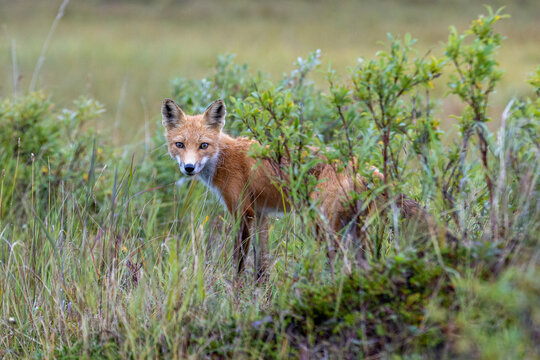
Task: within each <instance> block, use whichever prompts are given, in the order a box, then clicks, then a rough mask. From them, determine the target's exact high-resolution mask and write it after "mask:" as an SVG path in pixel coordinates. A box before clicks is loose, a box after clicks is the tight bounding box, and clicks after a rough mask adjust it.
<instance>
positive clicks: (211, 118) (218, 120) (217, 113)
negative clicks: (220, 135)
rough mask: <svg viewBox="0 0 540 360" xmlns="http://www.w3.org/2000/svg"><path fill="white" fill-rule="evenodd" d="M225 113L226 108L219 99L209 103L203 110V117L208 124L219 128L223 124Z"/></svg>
mask: <svg viewBox="0 0 540 360" xmlns="http://www.w3.org/2000/svg"><path fill="white" fill-rule="evenodd" d="M226 114H227V109H226V108H225V103H224V102H223V100H221V99H220V100H216V101H214V102H213V103H212V104H210V106H209V107H208V108H207V109H206V111H205V112H204V118H205V119H206V123H207V124H208V125H209V126H211V127H213V128H216V129H219V130H221V129H222V128H223V125H225V115H226Z"/></svg>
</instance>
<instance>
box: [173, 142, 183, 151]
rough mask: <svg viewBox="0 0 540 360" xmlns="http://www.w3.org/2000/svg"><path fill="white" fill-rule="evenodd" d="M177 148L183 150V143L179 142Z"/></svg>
mask: <svg viewBox="0 0 540 360" xmlns="http://www.w3.org/2000/svg"><path fill="white" fill-rule="evenodd" d="M175 145H176V147H177V148H179V149H183V148H184V143H181V142H177V143H175Z"/></svg>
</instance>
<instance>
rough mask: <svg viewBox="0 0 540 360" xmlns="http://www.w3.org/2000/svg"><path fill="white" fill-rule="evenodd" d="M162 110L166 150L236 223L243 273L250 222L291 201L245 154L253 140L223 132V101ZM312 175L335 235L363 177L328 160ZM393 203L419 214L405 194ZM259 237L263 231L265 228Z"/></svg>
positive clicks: (265, 167)
mask: <svg viewBox="0 0 540 360" xmlns="http://www.w3.org/2000/svg"><path fill="white" fill-rule="evenodd" d="M161 113H162V116H163V121H162V122H163V126H164V127H165V129H166V138H167V142H168V148H169V154H170V155H171V157H172V158H173V159H175V160H176V161H177V162H178V166H179V167H180V171H181V172H182V173H183V174H184V175H186V176H197V177H198V179H199V180H201V181H202V182H203V183H204V184H205V185H206V186H207V187H208V188H209V189H211V190H212V191H213V192H214V193H215V194H216V195H217V196H218V197H219V198H220V199H221V201H222V202H223V204H224V205H225V206H226V207H227V209H228V211H229V212H230V213H231V214H232V215H233V217H235V218H236V219H237V220H238V221H240V231H239V234H238V236H237V238H236V240H235V244H234V252H233V253H234V260H235V262H236V267H237V271H238V273H240V272H242V271H243V269H244V263H245V258H246V256H247V254H248V250H249V244H250V237H251V232H252V227H253V226H254V222H255V221H258V219H260V221H261V222H262V223H263V224H265V221H266V216H267V215H268V214H269V213H272V212H283V211H284V210H286V211H288V207H289V204H287V203H286V202H284V201H283V195H282V193H281V192H280V190H279V189H278V188H277V187H276V186H275V185H274V184H275V183H274V182H273V181H272V176H275V174H274V170H273V168H272V166H271V164H270V163H269V161H267V160H263V161H262V164H261V165H260V166H255V165H256V160H255V159H254V158H252V157H250V156H249V155H248V150H249V148H250V146H251V145H252V144H253V143H254V140H250V139H248V138H244V137H239V138H232V137H230V136H229V135H227V134H225V133H223V132H222V129H223V126H224V125H225V115H226V108H225V103H224V102H223V101H222V100H217V101H215V102H213V103H212V104H211V105H210V106H209V107H208V108H207V109H206V111H205V112H204V114H200V115H193V116H191V115H186V114H185V113H184V112H183V111H182V109H180V107H179V106H178V105H177V104H176V103H175V102H174V101H173V100H171V99H165V100H164V101H163V105H162V108H161ZM373 171H374V176H377V177H379V178H382V174H380V173H379V172H378V170H377V169H373ZM314 174H315V175H316V177H317V178H318V179H319V180H323V179H324V181H322V182H320V183H319V184H318V185H317V188H316V189H315V191H314V192H313V193H312V194H311V197H312V199H313V200H318V201H319V206H320V209H321V214H322V215H323V216H324V217H325V219H326V221H327V223H328V225H329V227H330V228H331V229H332V230H333V231H334V232H335V233H337V232H339V231H340V230H341V229H342V228H343V227H344V226H346V225H347V224H348V223H350V222H351V221H354V220H355V219H353V217H354V216H356V217H358V214H354V213H353V212H352V211H351V210H350V209H349V207H350V206H348V205H347V201H346V200H345V199H347V197H348V195H349V193H350V192H351V191H353V190H356V191H365V190H366V189H367V186H366V184H367V183H366V180H365V179H364V178H362V177H361V176H359V175H357V177H356V181H355V179H353V178H352V176H350V174H348V173H346V172H341V173H339V172H337V171H336V169H335V167H334V166H332V165H330V164H321V166H318V167H317V169H314ZM397 202H398V206H399V207H400V208H401V210H402V213H404V214H405V215H406V216H408V217H411V216H418V215H421V213H422V209H421V208H420V207H419V206H418V204H417V203H416V202H414V201H412V200H409V199H407V198H405V197H404V196H401V197H400V198H399V199H398V201H397ZM284 206H285V207H286V208H285V209H284V208H283V207H284ZM421 216H423V215H421ZM263 235H266V234H265V232H264V231H263ZM266 241H267V239H266V238H263V239H262V240H261V241H260V248H261V249H260V254H254V255H255V262H256V272H257V273H256V276H257V277H259V276H261V275H262V273H263V272H264V268H263V267H264V256H265V251H266ZM257 257H258V258H259V260H257ZM257 261H259V263H258V264H257Z"/></svg>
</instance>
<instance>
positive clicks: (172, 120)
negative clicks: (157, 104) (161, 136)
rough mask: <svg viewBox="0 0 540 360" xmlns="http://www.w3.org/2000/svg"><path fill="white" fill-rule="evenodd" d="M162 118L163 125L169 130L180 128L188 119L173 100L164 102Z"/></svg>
mask: <svg viewBox="0 0 540 360" xmlns="http://www.w3.org/2000/svg"><path fill="white" fill-rule="evenodd" d="M161 116H162V117H163V118H162V120H161V123H162V124H163V126H164V127H165V128H166V129H167V130H170V129H172V128H175V127H177V126H179V125H180V124H181V123H182V122H183V121H184V120H185V118H186V115H185V114H184V112H183V111H182V109H180V107H179V106H178V105H176V103H175V102H174V101H173V100H171V99H165V100H163V105H161Z"/></svg>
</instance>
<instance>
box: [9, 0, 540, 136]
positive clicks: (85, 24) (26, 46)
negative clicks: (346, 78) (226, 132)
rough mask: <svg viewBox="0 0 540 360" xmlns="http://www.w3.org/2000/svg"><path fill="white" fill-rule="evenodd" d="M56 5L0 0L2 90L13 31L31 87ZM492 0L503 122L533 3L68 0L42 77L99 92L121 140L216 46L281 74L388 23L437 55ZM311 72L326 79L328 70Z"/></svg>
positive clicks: (343, 58) (336, 57) (516, 89)
mask: <svg viewBox="0 0 540 360" xmlns="http://www.w3.org/2000/svg"><path fill="white" fill-rule="evenodd" d="M60 3H61V2H60V1H7V0H3V1H2V2H1V11H0V24H2V28H3V30H2V36H1V39H2V41H0V53H1V54H2V56H1V57H0V69H2V72H1V73H0V76H1V77H0V80H1V82H0V83H1V84H2V85H0V94H2V95H3V96H6V95H9V94H11V93H12V92H13V72H12V66H13V63H12V50H13V49H12V45H13V41H15V43H14V45H15V46H14V48H15V52H16V59H17V69H18V74H19V75H20V76H21V79H20V81H19V85H18V88H19V90H21V91H25V90H27V89H28V86H29V84H30V81H31V78H32V74H33V72H34V68H35V65H36V62H37V60H38V58H39V55H40V53H41V50H42V46H43V43H44V41H45V38H46V35H47V32H48V31H49V28H50V25H51V23H52V21H53V19H54V17H55V15H56V13H57V11H58V7H59V6H60ZM485 4H488V5H491V6H492V7H494V8H498V7H501V6H506V11H507V12H508V13H509V14H511V15H512V18H511V19H510V20H509V21H507V22H506V23H504V24H500V25H498V26H499V27H498V31H500V32H501V33H502V34H503V35H504V36H505V37H506V38H507V40H506V41H505V44H504V47H503V48H502V49H501V51H500V52H499V54H498V56H497V60H498V61H499V62H500V64H501V67H502V68H503V69H505V72H506V73H505V75H504V78H503V80H502V81H501V86H500V87H499V88H498V89H497V94H496V95H495V99H496V100H497V101H496V103H497V104H498V105H497V106H495V107H494V109H495V110H494V112H493V115H494V116H493V117H494V118H496V120H498V119H500V116H495V115H496V114H500V113H501V112H502V110H503V109H504V106H505V105H504V104H505V103H507V102H508V101H509V100H510V98H512V97H513V96H516V95H522V94H524V93H526V92H527V88H526V86H524V85H523V84H525V79H526V78H527V76H528V74H529V73H530V72H531V71H533V69H534V68H535V66H536V65H537V64H538V62H539V60H540V50H539V47H538V43H539V42H540V22H539V21H538V19H539V18H540V4H538V2H536V1H516V2H506V1H500V2H498V1H458V0H455V1H396V0H388V1H342V0H340V1H336V2H333V1H332V2H331V1H281V0H278V1H271V2H266V1H242V0H233V1H209V0H202V1H183V2H174V1H150V2H144V1H135V2H128V1H95V0H93V1H84V2H83V1H72V2H71V3H70V4H69V6H68V7H67V9H66V12H65V15H64V17H63V18H62V20H61V21H60V22H59V24H58V27H57V28H56V31H55V33H54V35H53V37H52V39H51V42H50V45H49V47H48V49H47V51H46V54H45V61H44V63H43V67H42V70H41V71H40V73H39V78H38V80H37V87H38V88H42V89H45V90H46V91H47V94H49V95H50V96H53V97H54V99H55V101H56V102H58V103H59V104H61V105H67V104H69V103H70V102H71V100H72V98H73V96H74V94H81V95H88V96H91V97H93V98H95V99H97V100H99V101H101V102H102V103H103V104H104V105H105V107H106V109H107V113H106V114H104V116H103V117H102V119H101V120H99V121H98V123H99V126H100V127H101V128H107V129H110V128H111V127H112V126H115V127H116V128H118V129H119V130H118V131H117V132H116V133H115V141H117V142H118V143H122V144H126V143H129V142H130V141H131V139H133V136H135V137H136V138H141V137H142V136H143V133H144V131H143V130H142V129H143V128H144V124H145V122H147V123H150V125H151V128H152V129H155V123H156V115H157V114H158V109H159V104H160V102H161V100H162V99H163V98H164V97H167V96H169V95H170V92H171V88H170V86H169V82H170V80H171V79H173V78H176V77H184V78H189V79H198V78H201V77H204V76H207V75H208V73H209V71H211V69H213V68H214V67H215V66H216V59H217V56H218V55H222V54H236V61H237V62H239V63H247V64H249V67H250V68H251V70H252V71H253V72H257V71H259V70H260V71H263V72H264V73H268V74H270V76H271V77H272V78H273V79H278V78H279V77H280V76H281V75H282V74H283V73H284V72H288V71H290V70H291V68H292V66H293V63H294V62H295V60H296V59H297V57H298V56H302V57H305V56H307V54H309V53H310V52H312V51H315V50H317V49H321V51H322V62H323V64H324V65H323V67H322V68H323V69H326V66H327V65H328V64H332V66H333V67H334V68H335V69H336V70H337V71H338V72H339V73H341V74H344V75H345V74H347V69H348V68H351V67H354V66H355V65H356V63H357V59H358V58H360V57H362V58H366V59H369V58H372V57H373V56H374V55H375V54H376V52H377V51H380V50H382V49H383V46H382V45H381V44H380V42H381V41H384V40H385V39H386V34H387V33H391V34H393V35H395V36H403V35H405V34H406V33H410V34H411V35H412V36H413V37H414V38H417V39H418V46H417V49H418V51H419V53H420V54H422V55H423V54H425V53H426V52H428V51H431V52H432V53H433V54H436V55H440V54H441V53H442V52H443V50H442V47H441V42H442V41H444V40H445V39H446V37H447V33H448V26H449V25H455V26H456V27H457V28H458V29H461V30H463V29H465V28H466V26H467V25H468V23H469V21H470V19H471V18H473V17H475V16H476V15H477V14H478V13H480V12H483V11H484V10H485V7H484V5H485ZM314 78H315V81H316V82H317V83H318V84H319V85H320V86H321V87H325V86H326V83H325V81H324V75H322V74H314ZM440 93H441V94H442V93H444V89H442V87H441V90H440ZM441 106H442V107H443V109H444V113H445V114H446V115H452V114H456V113H458V112H459V111H460V110H461V108H460V107H459V101H457V100H455V99H453V98H452V97H450V98H449V99H446V100H445V101H444V102H443V104H441ZM444 120H445V123H446V122H448V123H451V122H452V120H451V119H449V118H446V119H444ZM446 128H447V129H448V128H450V126H447V127H446Z"/></svg>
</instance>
